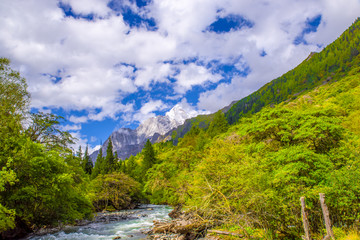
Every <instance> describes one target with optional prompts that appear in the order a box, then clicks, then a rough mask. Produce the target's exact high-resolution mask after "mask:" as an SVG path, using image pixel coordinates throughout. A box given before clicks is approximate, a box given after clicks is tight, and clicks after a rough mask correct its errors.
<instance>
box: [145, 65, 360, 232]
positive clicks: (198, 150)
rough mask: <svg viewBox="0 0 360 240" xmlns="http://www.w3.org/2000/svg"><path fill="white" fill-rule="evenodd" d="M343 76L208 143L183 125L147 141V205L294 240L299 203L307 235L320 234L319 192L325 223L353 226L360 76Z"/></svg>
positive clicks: (358, 206)
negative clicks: (152, 159) (169, 135)
mask: <svg viewBox="0 0 360 240" xmlns="http://www.w3.org/2000/svg"><path fill="white" fill-rule="evenodd" d="M353 59H355V58H353ZM348 70H349V71H348V73H347V75H346V76H343V77H342V78H341V79H340V78H339V79H338V81H337V82H333V83H329V84H325V85H322V86H321V87H318V88H316V89H314V90H313V91H311V92H308V93H306V94H305V93H304V94H303V95H299V96H298V97H297V99H295V100H293V101H290V102H287V103H283V104H281V105H278V106H272V107H267V108H264V109H262V110H261V111H260V112H259V113H257V114H253V115H248V116H247V117H244V118H242V119H240V120H239V122H238V123H237V124H235V125H233V126H231V127H230V128H229V129H226V130H225V128H224V130H223V131H217V132H216V134H214V135H215V136H217V137H215V138H213V137H212V134H211V132H212V130H209V129H210V127H209V129H208V130H207V131H206V132H204V131H203V130H202V129H199V128H197V127H192V128H191V129H190V130H189V131H188V133H187V134H186V135H185V136H184V137H183V138H181V139H179V143H178V145H177V146H172V145H165V144H161V145H158V144H155V145H154V148H156V149H158V155H157V163H156V164H154V165H153V166H152V167H151V168H150V169H149V170H148V172H147V179H146V181H145V182H144V189H145V191H146V192H147V193H148V194H151V195H150V196H149V199H150V201H151V202H153V203H168V204H173V205H176V204H179V203H182V204H183V205H185V206H186V207H188V209H190V210H194V211H197V213H198V214H199V215H200V216H201V217H202V218H205V219H212V220H216V221H218V222H220V223H225V224H227V223H229V224H230V223H231V224H233V225H234V224H236V225H240V226H244V227H242V229H243V230H244V232H247V231H245V230H246V229H265V232H264V233H263V236H266V238H268V239H297V238H299V237H300V235H302V234H303V233H302V231H303V229H302V221H301V209H300V201H299V199H300V197H301V196H305V197H306V205H307V208H308V213H309V220H310V225H311V230H312V231H313V232H317V233H320V232H321V231H322V229H323V227H324V226H323V223H322V222H323V220H322V214H321V210H320V206H319V199H318V198H319V193H325V195H326V201H327V205H328V207H329V210H330V216H331V221H332V223H333V224H334V226H337V227H342V228H343V227H344V226H347V227H356V226H357V222H358V221H359V219H360V200H359V198H358V196H359V195H360V182H359V179H360V176H359V174H360V168H359V167H360V161H359V156H360V152H359V149H360V148H359V147H360V121H359V118H358V114H360V111H359V110H360V104H359V103H360V97H359V96H360V71H359V67H352V68H351V69H348ZM213 122H216V121H215V116H214V121H213ZM200 146H201V147H200ZM245 226H246V227H245Z"/></svg>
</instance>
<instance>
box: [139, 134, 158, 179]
mask: <svg viewBox="0 0 360 240" xmlns="http://www.w3.org/2000/svg"><path fill="white" fill-rule="evenodd" d="M141 153H142V154H143V156H144V158H143V161H142V172H143V174H144V175H145V173H146V171H147V170H148V169H150V168H151V167H152V166H153V165H154V164H155V163H156V158H155V152H154V149H153V146H152V144H151V142H150V140H149V139H148V140H147V141H146V143H145V146H144V149H143V150H142V152H141Z"/></svg>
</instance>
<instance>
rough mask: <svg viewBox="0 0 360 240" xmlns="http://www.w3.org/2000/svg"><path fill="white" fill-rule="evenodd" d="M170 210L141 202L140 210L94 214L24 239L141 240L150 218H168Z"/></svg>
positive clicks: (152, 219)
mask: <svg viewBox="0 0 360 240" xmlns="http://www.w3.org/2000/svg"><path fill="white" fill-rule="evenodd" d="M170 211H171V208H170V207H168V206H157V205H144V206H141V208H140V209H134V210H124V211H119V212H112V213H97V214H96V215H95V216H94V219H93V220H91V221H89V220H84V221H79V222H77V224H76V225H75V226H59V227H57V228H51V229H40V230H38V231H37V232H36V233H34V234H32V235H31V236H29V237H27V238H26V239H32V240H35V239H36V240H40V239H41V240H50V239H60V240H61V239H64V240H65V239H74V240H75V239H76V240H79V239H86V240H91V239H94V240H95V239H109V240H112V239H120V238H121V239H144V238H146V237H147V235H146V234H145V233H146V232H147V231H149V229H150V228H151V227H152V226H153V221H158V220H161V219H168V218H169V216H168V213H169V212H170Z"/></svg>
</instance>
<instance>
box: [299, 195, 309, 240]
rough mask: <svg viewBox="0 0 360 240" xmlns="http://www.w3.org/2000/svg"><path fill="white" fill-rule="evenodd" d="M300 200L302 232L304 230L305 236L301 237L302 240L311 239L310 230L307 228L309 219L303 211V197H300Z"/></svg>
mask: <svg viewBox="0 0 360 240" xmlns="http://www.w3.org/2000/svg"><path fill="white" fill-rule="evenodd" d="M300 202H301V215H302V221H303V225H304V232H305V236H302V238H303V239H304V240H311V236H310V230H309V220H308V218H307V214H306V211H305V197H301V198H300Z"/></svg>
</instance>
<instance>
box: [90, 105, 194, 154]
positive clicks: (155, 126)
mask: <svg viewBox="0 0 360 240" xmlns="http://www.w3.org/2000/svg"><path fill="white" fill-rule="evenodd" d="M194 115H195V114H194V113H192V114H188V113H187V112H186V111H185V110H184V109H183V108H182V107H181V106H180V105H175V106H174V107H173V108H172V109H171V110H170V111H169V112H167V113H166V114H165V116H156V117H152V118H149V119H147V120H145V121H144V122H143V123H141V124H140V125H139V127H138V128H137V129H135V130H133V129H129V128H120V129H118V130H116V131H114V132H113V133H112V134H111V135H110V138H111V141H112V144H113V150H114V151H117V152H118V155H119V157H120V158H121V159H126V158H128V157H130V156H131V155H136V154H137V153H139V152H140V151H141V150H142V148H143V147H144V144H145V142H146V140H147V139H150V141H151V142H152V143H154V142H156V140H157V139H158V138H159V137H160V136H161V135H164V134H166V133H168V132H169V131H170V130H172V129H174V128H176V127H178V126H180V125H181V124H183V123H184V122H185V120H186V119H188V118H191V117H193V116H194ZM107 145H108V140H106V141H105V142H104V144H103V145H102V149H103V154H105V152H106V148H107ZM97 155H98V151H95V152H94V153H92V154H91V156H90V157H91V159H93V161H95V159H96V157H97Z"/></svg>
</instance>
